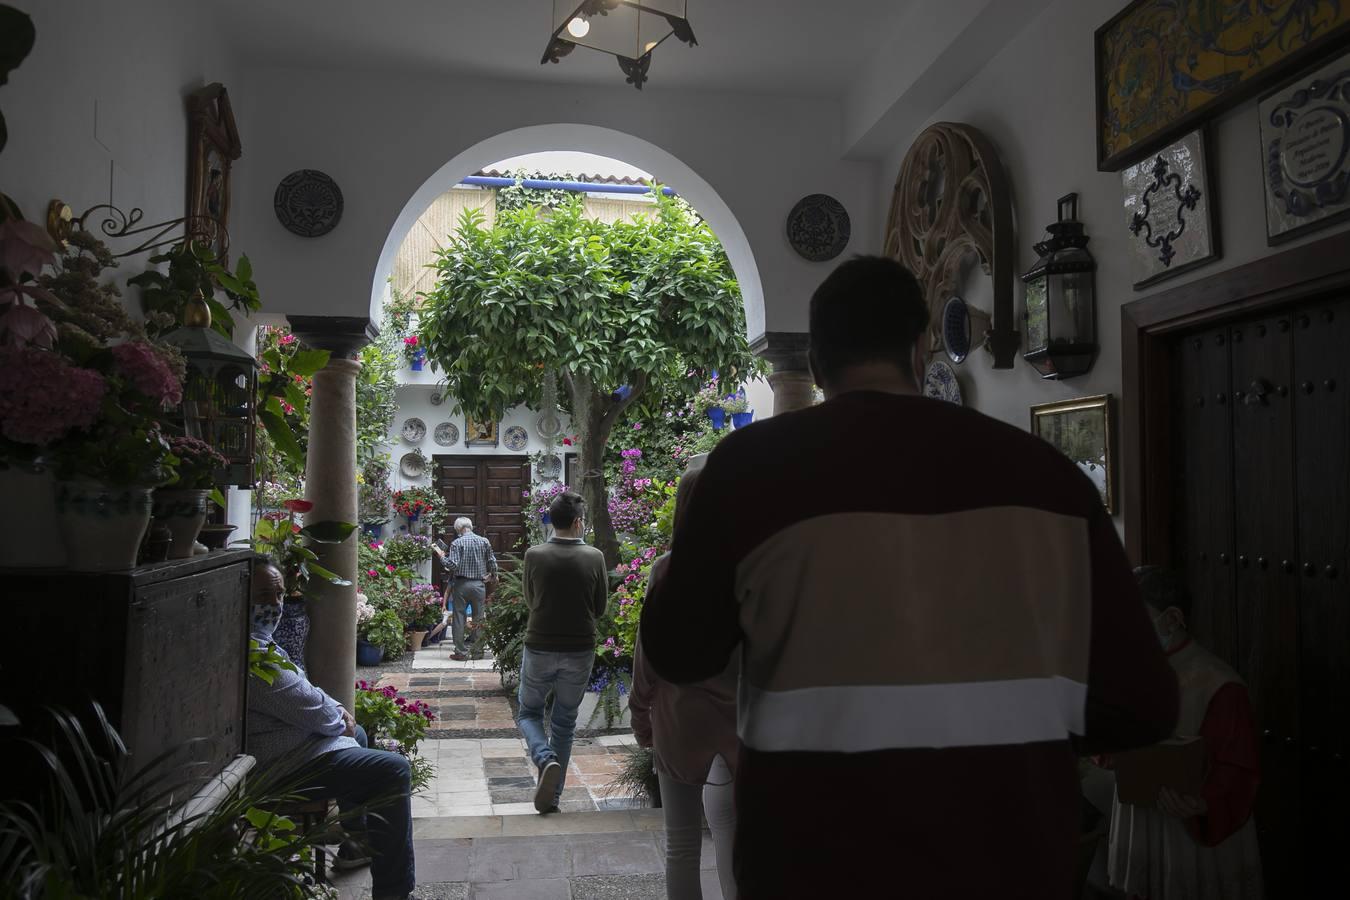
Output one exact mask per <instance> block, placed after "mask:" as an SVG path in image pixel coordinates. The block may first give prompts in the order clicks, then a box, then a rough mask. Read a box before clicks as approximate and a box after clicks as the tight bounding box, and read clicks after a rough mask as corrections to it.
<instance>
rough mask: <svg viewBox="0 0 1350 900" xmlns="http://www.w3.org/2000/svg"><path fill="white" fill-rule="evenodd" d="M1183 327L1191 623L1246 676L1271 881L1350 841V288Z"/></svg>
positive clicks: (1181, 467)
mask: <svg viewBox="0 0 1350 900" xmlns="http://www.w3.org/2000/svg"><path fill="white" fill-rule="evenodd" d="M1345 296H1346V295H1345V294H1344V293H1341V294H1339V295H1338V296H1336V297H1332V298H1328V299H1326V300H1324V301H1321V302H1311V303H1305V304H1302V305H1299V306H1297V307H1294V308H1289V309H1285V310H1282V311H1276V312H1271V313H1265V314H1262V315H1260V316H1257V317H1253V318H1243V319H1236V320H1232V321H1229V322H1227V323H1225V324H1223V325H1214V326H1211V327H1208V328H1205V329H1204V330H1201V331H1197V332H1193V333H1188V334H1185V335H1184V336H1182V337H1181V338H1180V339H1179V343H1178V345H1177V346H1176V348H1175V353H1174V356H1173V359H1174V360H1175V361H1176V363H1175V370H1176V371H1175V380H1174V386H1175V391H1174V394H1173V397H1174V401H1173V402H1174V416H1175V425H1174V431H1173V433H1174V434H1175V435H1177V436H1179V437H1180V438H1181V446H1180V447H1179V448H1178V449H1179V450H1180V453H1178V454H1177V456H1176V457H1174V459H1175V464H1176V466H1177V468H1178V470H1177V471H1175V472H1174V478H1173V485H1174V487H1175V488H1177V489H1179V490H1178V494H1179V496H1178V497H1177V498H1175V499H1176V500H1177V501H1179V502H1177V503H1176V504H1175V505H1174V506H1173V509H1174V511H1175V513H1176V516H1177V520H1176V521H1175V525H1174V529H1173V535H1174V538H1175V541H1176V543H1177V547H1176V550H1175V555H1174V559H1175V560H1176V561H1177V563H1178V565H1179V566H1180V567H1181V568H1183V569H1184V570H1185V573H1186V576H1187V578H1188V580H1189V583H1190V587H1191V590H1192V592H1193V598H1194V604H1195V608H1194V611H1193V614H1192V623H1191V624H1192V630H1193V632H1194V634H1195V636H1196V638H1197V639H1198V640H1199V641H1200V642H1201V643H1203V644H1204V645H1206V646H1208V647H1210V648H1211V649H1213V650H1214V651H1215V652H1216V653H1218V654H1219V655H1221V656H1222V657H1224V658H1225V659H1226V660H1228V661H1229V662H1230V663H1231V664H1232V665H1234V666H1235V667H1236V668H1237V670H1238V671H1239V672H1240V673H1241V674H1242V676H1243V677H1244V678H1245V679H1246V680H1247V682H1248V685H1249V689H1250V692H1251V698H1252V702H1253V706H1254V708H1255V712H1256V716H1257V724H1258V728H1259V729H1260V733H1261V735H1262V769H1263V783H1262V788H1261V795H1260V799H1259V801H1258V806H1257V812H1256V816H1257V828H1258V831H1259V832H1260V834H1261V839H1262V855H1263V861H1264V864H1265V867H1266V873H1267V878H1266V882H1267V885H1268V886H1269V888H1270V890H1271V891H1273V892H1274V893H1273V894H1272V895H1273V896H1295V894H1293V893H1286V892H1287V891H1290V890H1291V889H1293V888H1294V887H1295V886H1296V885H1298V884H1300V883H1302V882H1303V881H1304V879H1306V878H1307V877H1308V875H1309V873H1310V871H1312V870H1314V869H1317V868H1320V867H1322V866H1324V865H1327V864H1330V863H1331V862H1332V861H1334V860H1336V859H1338V858H1339V855H1340V854H1341V853H1343V852H1344V849H1345V848H1344V845H1343V844H1342V843H1341V841H1343V840H1344V839H1345V837H1346V834H1347V827H1346V821H1347V816H1350V811H1348V810H1350V807H1348V805H1347V804H1348V803H1350V793H1348V792H1347V780H1348V779H1347V775H1348V774H1350V772H1348V770H1347V757H1348V756H1350V572H1347V569H1350V299H1345Z"/></svg>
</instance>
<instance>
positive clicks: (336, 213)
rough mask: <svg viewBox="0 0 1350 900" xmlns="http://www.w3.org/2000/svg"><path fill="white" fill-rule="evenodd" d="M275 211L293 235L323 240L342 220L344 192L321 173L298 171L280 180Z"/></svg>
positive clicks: (311, 170) (305, 170)
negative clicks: (321, 238)
mask: <svg viewBox="0 0 1350 900" xmlns="http://www.w3.org/2000/svg"><path fill="white" fill-rule="evenodd" d="M272 209H273V211H274V212H276V214H277V220H278V221H280V222H281V224H282V226H283V227H285V229H286V230H287V231H289V232H291V233H292V234H298V235H300V236H301V237H321V236H323V235H325V234H327V233H328V232H330V231H332V230H333V229H334V228H336V227H337V224H338V222H339V221H340V220H341V219H342V189H341V188H339V187H338V186H337V182H336V181H334V180H333V179H332V178H330V177H328V176H327V175H325V174H324V173H323V172H320V171H319V170H318V169H299V170H297V171H295V172H292V173H291V174H289V175H287V176H286V177H285V178H283V179H281V183H280V184H278V185H277V190H276V193H274V194H273V195H272Z"/></svg>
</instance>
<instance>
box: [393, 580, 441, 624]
mask: <svg viewBox="0 0 1350 900" xmlns="http://www.w3.org/2000/svg"><path fill="white" fill-rule="evenodd" d="M443 602H444V601H443V600H442V598H441V593H440V591H438V590H436V586H435V585H434V584H425V583H418V584H414V585H412V586H411V587H410V588H408V593H407V594H406V595H405V597H404V600H403V611H404V614H403V624H404V627H405V628H407V629H408V630H409V631H430V630H431V629H432V628H434V627H435V626H436V625H437V624H439V623H440V621H441V609H442V603H443Z"/></svg>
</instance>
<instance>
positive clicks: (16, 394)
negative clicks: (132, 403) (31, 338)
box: [0, 347, 108, 447]
mask: <svg viewBox="0 0 1350 900" xmlns="http://www.w3.org/2000/svg"><path fill="white" fill-rule="evenodd" d="M107 392H108V383H107V382H106V381H104V380H103V376H102V375H100V374H98V373H97V372H93V371H90V370H89V369H77V368H75V367H74V366H72V365H70V364H69V363H67V362H66V360H65V359H63V358H62V357H60V356H58V355H56V354H55V353H50V352H48V351H46V350H38V349H35V348H32V347H3V348H0V434H3V435H4V436H5V437H6V438H8V439H9V440H11V441H16V442H18V443H20V444H31V445H33V446H37V447H45V446H47V445H48V444H50V443H51V442H52V441H55V440H57V439H59V438H62V437H65V436H66V434H68V433H69V432H70V431H73V430H75V429H77V428H88V427H90V426H91V425H93V424H94V423H95V422H96V421H97V420H98V412H99V407H100V405H101V404H102V403H103V396H104V395H105V394H106V393H107Z"/></svg>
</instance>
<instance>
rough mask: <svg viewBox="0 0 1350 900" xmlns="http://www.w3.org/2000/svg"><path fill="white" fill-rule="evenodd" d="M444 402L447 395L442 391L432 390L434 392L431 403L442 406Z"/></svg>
mask: <svg viewBox="0 0 1350 900" xmlns="http://www.w3.org/2000/svg"><path fill="white" fill-rule="evenodd" d="M444 402H445V395H444V394H442V393H441V392H440V391H432V392H431V405H432V406H440V405H441V404H442V403H444Z"/></svg>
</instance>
